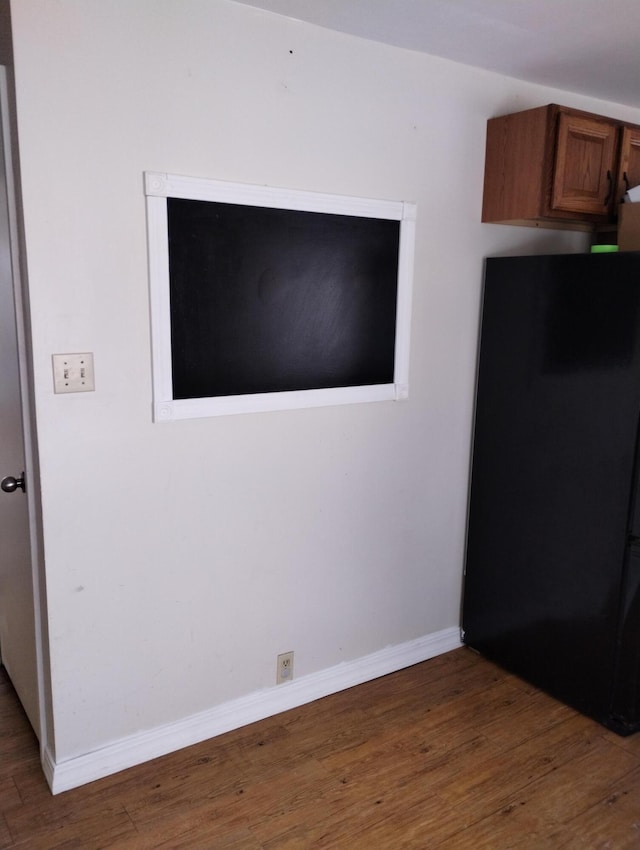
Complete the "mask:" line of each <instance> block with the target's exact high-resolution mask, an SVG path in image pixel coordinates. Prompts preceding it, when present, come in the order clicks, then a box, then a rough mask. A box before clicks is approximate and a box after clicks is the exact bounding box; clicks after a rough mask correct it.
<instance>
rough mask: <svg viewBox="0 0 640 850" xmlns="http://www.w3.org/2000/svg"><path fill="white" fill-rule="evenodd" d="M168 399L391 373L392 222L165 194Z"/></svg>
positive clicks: (385, 380)
mask: <svg viewBox="0 0 640 850" xmlns="http://www.w3.org/2000/svg"><path fill="white" fill-rule="evenodd" d="M167 225H168V236H169V280H170V323H171V352H172V353H171V358H172V363H171V365H172V380H173V398H174V399H192V398H204V397H218V396H235V395H244V394H249V393H274V392H282V391H288V390H312V389H324V388H330V387H348V386H362V385H374V384H391V383H392V382H393V380H394V348H395V336H396V304H397V295H398V252H399V239H400V222H399V221H397V220H387V219H378V218H366V217H358V216H353V215H338V214H331V213H320V212H307V211H299V210H292V209H275V208H267V207H259V206H249V205H245V204H233V203H219V202H215V201H202V200H193V199H185V198H173V197H169V198H167Z"/></svg>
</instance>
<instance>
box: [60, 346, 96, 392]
mask: <svg viewBox="0 0 640 850" xmlns="http://www.w3.org/2000/svg"><path fill="white" fill-rule="evenodd" d="M51 359H52V361H53V389H54V392H56V393H87V392H91V391H93V390H95V388H96V385H95V377H94V373H93V354H92V353H91V352H85V353H84V354H54V355H52V358H51Z"/></svg>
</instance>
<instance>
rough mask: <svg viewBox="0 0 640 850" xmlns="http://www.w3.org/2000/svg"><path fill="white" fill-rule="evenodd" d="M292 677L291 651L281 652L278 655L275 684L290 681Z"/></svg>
mask: <svg viewBox="0 0 640 850" xmlns="http://www.w3.org/2000/svg"><path fill="white" fill-rule="evenodd" d="M291 679H293V652H283V653H282V655H279V656H278V669H277V672H276V684H277V685H281V684H282V683H283V682H290V681H291Z"/></svg>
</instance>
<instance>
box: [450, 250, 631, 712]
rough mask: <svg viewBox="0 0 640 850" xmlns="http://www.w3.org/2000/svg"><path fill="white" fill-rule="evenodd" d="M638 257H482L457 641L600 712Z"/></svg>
mask: <svg viewBox="0 0 640 850" xmlns="http://www.w3.org/2000/svg"><path fill="white" fill-rule="evenodd" d="M639 329H640V255H637V254H634V253H629V254H623V253H620V254H609V255H588V254H585V255H557V256H546V257H540V256H539V257H526V258H499V259H490V260H488V261H487V267H486V281H485V292H484V306H483V319H482V334H481V346H480V355H479V365H478V387H477V398H476V420H475V437H474V451H473V464H472V482H471V492H470V507H469V526H468V538H467V559H466V570H465V585H464V600H463V618H462V622H463V635H464V640H465V642H466V643H467V644H468V645H470V646H472V647H474V648H476V649H478V650H479V651H480V652H482V653H484V654H485V655H487V656H488V657H490V658H493V659H494V660H495V661H497V662H499V663H501V664H503V665H504V666H505V667H506V668H507V669H510V670H511V671H513V672H514V673H516V674H518V675H520V676H522V677H523V678H525V679H527V680H529V681H530V682H532V683H533V684H534V685H536V686H538V687H540V688H542V689H544V690H547V691H548V692H549V693H551V694H552V695H554V696H556V697H557V698H559V699H561V700H564V701H565V702H567V703H569V704H571V705H573V706H574V707H576V708H577V709H579V710H581V711H583V712H584V713H586V714H589V715H591V716H593V717H595V718H597V719H598V720H600V721H601V722H605V723H608V722H609V719H610V715H611V701H612V693H613V684H614V672H615V669H616V665H617V660H616V657H617V656H616V651H617V638H618V627H619V613H620V604H621V593H622V588H623V586H624V577H625V571H626V565H627V560H628V559H627V558H626V550H627V534H628V530H629V529H628V526H629V510H630V501H631V491H632V482H633V474H634V473H633V469H634V458H635V452H636V432H637V425H638V417H639V414H640V344H639V343H640V340H639Z"/></svg>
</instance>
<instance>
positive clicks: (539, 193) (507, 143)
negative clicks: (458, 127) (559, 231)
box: [482, 104, 640, 230]
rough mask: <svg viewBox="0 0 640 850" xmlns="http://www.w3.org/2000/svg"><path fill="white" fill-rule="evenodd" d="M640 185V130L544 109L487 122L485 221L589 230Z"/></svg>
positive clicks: (569, 111) (553, 107) (583, 114)
mask: <svg viewBox="0 0 640 850" xmlns="http://www.w3.org/2000/svg"><path fill="white" fill-rule="evenodd" d="M625 174H626V179H627V181H628V182H629V185H630V186H633V185H638V184H640V127H632V126H625V125H623V124H622V123H621V122H619V121H616V120H614V119H611V118H606V117H604V116H601V115H592V114H591V113H588V112H581V111H579V110H575V109H569V108H568V107H564V106H558V105H557V104H549V105H548V106H541V107H538V108H537V109H527V110H525V111H523V112H516V113H513V114H511V115H503V116H500V117H499V118H491V119H490V120H489V121H488V122H487V148H486V160H485V175H484V199H483V207H482V221H484V222H493V223H497V224H523V225H529V226H536V227H566V228H571V229H576V230H590V229H592V228H593V226H594V225H602V224H607V223H609V222H612V221H613V220H614V219H615V216H616V213H617V207H618V204H619V203H620V201H621V199H622V196H623V195H624V192H625V191H626V188H625V186H626V184H625V178H624V175H625Z"/></svg>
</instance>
